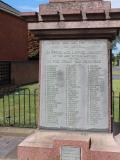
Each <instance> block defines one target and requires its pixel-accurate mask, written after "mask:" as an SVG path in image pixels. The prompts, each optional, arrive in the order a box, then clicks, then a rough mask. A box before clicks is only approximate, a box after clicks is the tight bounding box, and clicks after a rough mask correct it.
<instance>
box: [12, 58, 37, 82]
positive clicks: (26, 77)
mask: <svg viewBox="0 0 120 160" xmlns="http://www.w3.org/2000/svg"><path fill="white" fill-rule="evenodd" d="M38 78H39V61H23V62H12V63H11V82H12V83H14V84H16V85H23V84H29V83H33V82H38Z"/></svg>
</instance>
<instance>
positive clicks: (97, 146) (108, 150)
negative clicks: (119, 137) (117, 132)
mask: <svg viewBox="0 0 120 160" xmlns="http://www.w3.org/2000/svg"><path fill="white" fill-rule="evenodd" d="M90 151H91V160H120V145H119V144H118V143H116V141H115V139H114V138H113V135H112V134H101V135H96V136H94V137H93V136H92V137H91V147H90Z"/></svg>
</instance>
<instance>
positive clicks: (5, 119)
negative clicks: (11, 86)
mask: <svg viewBox="0 0 120 160" xmlns="http://www.w3.org/2000/svg"><path fill="white" fill-rule="evenodd" d="M37 97H38V90H37V89H35V90H33V91H31V90H30V89H28V88H22V89H15V90H14V91H7V92H5V93H3V91H2V92H0V126H13V127H28V128H36V126H37V122H36V111H37Z"/></svg>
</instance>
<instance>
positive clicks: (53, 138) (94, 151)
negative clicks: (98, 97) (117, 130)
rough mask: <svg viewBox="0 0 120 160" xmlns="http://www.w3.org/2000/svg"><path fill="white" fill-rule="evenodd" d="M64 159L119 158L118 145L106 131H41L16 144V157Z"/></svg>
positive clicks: (40, 159)
mask: <svg viewBox="0 0 120 160" xmlns="http://www.w3.org/2000/svg"><path fill="white" fill-rule="evenodd" d="M78 151H79V154H78ZM69 152H70V153H69ZM75 154H76V155H75ZM75 156H76V159H75ZM64 159H66V160H70V159H72V160H74V159H75V160H120V145H119V144H118V143H116V142H115V141H114V138H113V136H112V134H107V133H86V132H74V131H50V130H40V131H37V132H36V133H34V134H33V135H31V136H29V137H27V138H26V139H25V140H24V141H23V142H22V143H21V144H20V145H19V146H18V160H64Z"/></svg>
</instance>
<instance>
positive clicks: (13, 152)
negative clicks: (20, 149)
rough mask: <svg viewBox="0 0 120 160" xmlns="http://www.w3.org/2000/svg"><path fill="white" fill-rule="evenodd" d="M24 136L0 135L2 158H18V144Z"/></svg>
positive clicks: (0, 153) (0, 158) (0, 157)
mask: <svg viewBox="0 0 120 160" xmlns="http://www.w3.org/2000/svg"><path fill="white" fill-rule="evenodd" d="M24 138H25V137H23V136H8V135H0V160H4V159H5V160H16V159H17V146H18V144H19V143H21V142H22V141H23V140H24Z"/></svg>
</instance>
